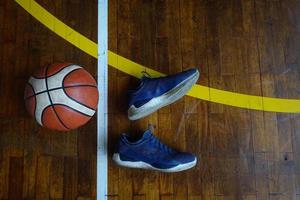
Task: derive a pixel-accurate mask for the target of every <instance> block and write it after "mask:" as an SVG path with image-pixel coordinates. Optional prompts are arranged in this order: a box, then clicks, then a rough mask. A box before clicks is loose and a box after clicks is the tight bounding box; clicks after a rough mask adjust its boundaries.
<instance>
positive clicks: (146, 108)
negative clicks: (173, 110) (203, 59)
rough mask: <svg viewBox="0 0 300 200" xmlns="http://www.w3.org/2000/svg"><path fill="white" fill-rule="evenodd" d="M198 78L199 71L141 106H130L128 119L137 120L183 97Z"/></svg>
mask: <svg viewBox="0 0 300 200" xmlns="http://www.w3.org/2000/svg"><path fill="white" fill-rule="evenodd" d="M198 78H199V72H198V71H197V73H195V74H194V75H193V76H191V77H189V78H188V79H186V80H184V81H182V82H181V83H179V84H178V85H177V86H176V87H174V88H173V89H171V90H169V91H168V92H166V93H164V94H162V95H161V96H159V97H155V98H153V99H151V100H150V101H149V102H147V103H146V104H144V105H143V106H141V107H138V108H136V107H135V106H134V105H132V106H130V108H129V109H128V118H129V119H130V120H137V119H140V118H143V117H146V116H147V115H150V114H151V113H153V112H155V111H157V110H158V109H160V108H162V107H164V106H167V105H169V104H171V103H174V102H175V101H177V100H178V99H180V98H181V97H183V96H184V95H185V94H186V93H187V92H188V91H189V90H190V89H191V87H192V86H193V85H194V84H195V83H196V82H197V80H198Z"/></svg>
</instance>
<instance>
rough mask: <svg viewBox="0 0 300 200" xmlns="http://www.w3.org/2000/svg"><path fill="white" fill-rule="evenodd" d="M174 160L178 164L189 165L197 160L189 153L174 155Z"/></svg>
mask: <svg viewBox="0 0 300 200" xmlns="http://www.w3.org/2000/svg"><path fill="white" fill-rule="evenodd" d="M175 158H176V160H177V161H178V162H179V163H182V164H184V163H190V162H193V161H195V160H196V159H197V157H196V156H195V155H193V154H191V153H184V152H183V153H179V154H177V155H176V157H175Z"/></svg>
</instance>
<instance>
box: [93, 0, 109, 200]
mask: <svg viewBox="0 0 300 200" xmlns="http://www.w3.org/2000/svg"><path fill="white" fill-rule="evenodd" d="M107 1H108V0H98V89H99V104H98V112H97V141H98V142H97V199H98V200H106V199H107V187H108V185H107V183H108V179H107V178H108V177H107V176H108V169H107V168H108V163H107V118H108V115H107V107H108V106H107V96H108V95H107V91H108V82H107V77H108V69H107V66H108V65H107V50H108V46H107V45H108V44H107V38H108V25H107V21H108V2H107ZM92 46H93V47H94V46H95V45H92ZM96 46H97V45H96Z"/></svg>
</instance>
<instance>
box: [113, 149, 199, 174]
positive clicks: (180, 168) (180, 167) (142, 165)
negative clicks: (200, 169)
mask: <svg viewBox="0 0 300 200" xmlns="http://www.w3.org/2000/svg"><path fill="white" fill-rule="evenodd" d="M113 160H114V161H115V163H117V164H118V165H120V166H123V167H129V168H138V169H150V170H156V171H160V172H167V173H172V172H180V171H184V170H187V169H190V168H192V167H194V166H195V165H196V164H197V159H195V160H194V161H192V162H189V163H185V164H180V165H177V166H175V167H172V168H168V169H159V168H156V167H153V166H152V165H150V164H148V163H145V162H143V161H136V162H131V161H123V160H121V158H120V155H119V154H118V153H114V155H113Z"/></svg>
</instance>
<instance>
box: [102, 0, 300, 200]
mask: <svg viewBox="0 0 300 200" xmlns="http://www.w3.org/2000/svg"><path fill="white" fill-rule="evenodd" d="M109 49H110V50H112V51H114V52H116V53H118V54H120V55H122V56H124V57H126V58H129V59H131V60H134V61H136V62H138V63H140V64H143V65H145V66H147V67H151V68H153V69H156V70H158V71H160V72H163V73H166V74H172V73H176V72H180V71H182V70H184V69H187V68H190V67H197V68H198V69H199V70H200V71H201V77H200V80H199V81H198V83H199V84H202V85H206V86H210V87H213V88H218V89H224V90H229V91H233V92H241V93H245V94H252V95H259V96H261V95H262V96H269V97H282V98H296V99H299V98H300V90H299V87H300V76H299V74H300V1H298V0H281V1H279V0H215V1H212V0H156V1H146V0H144V1H141V0H110V1H109ZM136 82H137V81H136V79H135V78H132V77H129V76H128V75H125V74H123V73H121V72H119V71H117V70H115V69H112V68H110V70H109V103H110V104H109V113H110V114H109V148H110V153H111V152H112V150H113V146H114V144H115V142H116V139H117V137H118V136H119V134H120V133H121V132H128V133H133V134H136V133H137V132H139V131H143V130H144V129H145V128H146V127H147V124H148V123H153V124H154V125H155V126H156V129H155V134H156V135H157V136H158V137H159V138H161V139H162V141H164V142H165V143H167V144H169V145H170V146H172V147H174V148H177V149H179V150H184V151H189V152H193V153H195V154H196V155H197V156H198V157H199V158H200V162H199V164H198V165H197V167H195V168H194V169H192V170H190V171H187V172H183V173H176V174H163V173H157V172H148V171H147V172H146V171H143V170H131V169H124V168H119V167H117V166H116V165H115V164H114V163H113V162H112V161H111V159H110V160H109V174H108V177H109V185H108V186H109V187H108V189H109V197H110V198H109V199H139V200H140V199H154V200H156V199H161V200H170V199H182V200H185V199H193V200H194V199H199V200H200V199H201V200H204V199H205V200H232V199H235V200H241V199H245V200H275V199H276V200H279V199H281V200H283V199H284V200H295V199H297V200H299V199H300V115H296V114H279V113H267V112H265V113H264V112H261V111H250V110H245V109H238V108H234V107H228V106H223V105H219V104H215V103H209V102H206V101H201V100H196V99H193V98H190V97H185V98H184V99H182V100H180V101H179V102H177V103H175V104H173V105H171V106H168V107H166V108H164V109H161V110H159V111H158V112H157V113H155V114H153V115H151V116H149V117H148V118H145V119H143V120H139V121H136V122H130V121H128V119H127V117H126V109H127V108H126V103H125V101H124V99H126V94H127V93H126V92H127V89H128V88H134V85H135V84H136Z"/></svg>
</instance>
